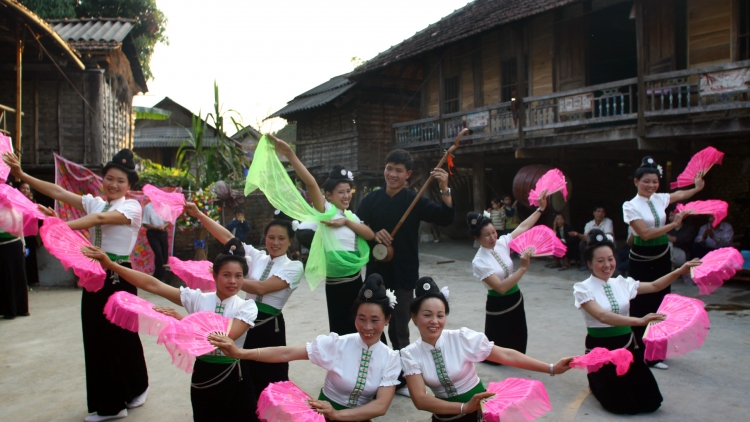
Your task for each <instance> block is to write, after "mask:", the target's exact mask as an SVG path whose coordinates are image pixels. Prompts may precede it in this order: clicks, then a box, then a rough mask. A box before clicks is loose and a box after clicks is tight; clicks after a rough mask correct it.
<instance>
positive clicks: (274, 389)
mask: <svg viewBox="0 0 750 422" xmlns="http://www.w3.org/2000/svg"><path fill="white" fill-rule="evenodd" d="M311 406H315V408H313V407H311ZM335 412H336V411H335V410H334V409H333V408H332V407H331V405H330V403H328V402H324V401H322V400H313V399H312V398H311V397H310V396H309V395H308V394H307V393H305V392H304V391H302V389H300V388H299V387H297V386H296V385H295V384H294V383H293V382H291V381H281V382H273V383H271V384H268V387H266V388H265V389H264V390H263V392H261V393H260V395H259V396H258V410H257V411H256V413H257V414H258V417H259V418H260V420H261V421H263V422H325V420H326V419H325V417H324V414H327V415H330V414H332V413H335Z"/></svg>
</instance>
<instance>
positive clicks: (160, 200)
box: [143, 185, 185, 224]
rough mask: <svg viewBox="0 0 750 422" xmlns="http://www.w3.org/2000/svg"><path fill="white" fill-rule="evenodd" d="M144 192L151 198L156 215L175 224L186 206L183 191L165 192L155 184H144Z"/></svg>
mask: <svg viewBox="0 0 750 422" xmlns="http://www.w3.org/2000/svg"><path fill="white" fill-rule="evenodd" d="M143 193H144V194H146V196H148V197H149V199H151V203H152V204H154V211H156V215H158V216H159V218H161V219H162V220H166V221H169V222H171V223H172V224H174V222H175V221H177V217H179V216H180V214H182V210H183V209H184V207H185V197H184V196H183V195H182V194H181V193H179V192H173V193H169V192H164V191H163V190H161V189H159V188H157V187H155V186H153V185H146V186H144V187H143Z"/></svg>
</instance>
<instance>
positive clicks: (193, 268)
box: [167, 256, 216, 292]
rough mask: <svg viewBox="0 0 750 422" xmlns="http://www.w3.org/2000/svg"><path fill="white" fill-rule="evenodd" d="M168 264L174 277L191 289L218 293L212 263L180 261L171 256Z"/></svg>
mask: <svg viewBox="0 0 750 422" xmlns="http://www.w3.org/2000/svg"><path fill="white" fill-rule="evenodd" d="M167 262H168V263H169V268H170V269H171V270H172V272H173V273H174V275H176V276H177V277H180V279H182V281H184V282H185V284H187V286H188V287H190V288H191V289H200V290H201V291H202V292H214V291H216V281H214V273H213V268H214V267H213V264H212V263H211V262H210V261H180V260H179V259H177V258H175V257H173V256H170V257H169V259H168V260H167Z"/></svg>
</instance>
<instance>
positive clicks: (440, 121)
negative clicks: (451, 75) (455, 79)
mask: <svg viewBox="0 0 750 422" xmlns="http://www.w3.org/2000/svg"><path fill="white" fill-rule="evenodd" d="M444 59H445V51H442V52H440V66H438V145H440V149H443V138H445V134H444V133H443V132H444V129H445V128H444V127H443V101H445V83H444V82H443V68H444V66H443V63H445V60H444Z"/></svg>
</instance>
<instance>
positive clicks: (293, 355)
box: [208, 333, 308, 363]
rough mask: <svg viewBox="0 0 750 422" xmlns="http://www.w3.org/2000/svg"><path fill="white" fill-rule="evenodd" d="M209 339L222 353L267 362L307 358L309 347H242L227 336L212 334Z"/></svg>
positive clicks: (232, 356) (234, 357) (231, 356)
mask: <svg viewBox="0 0 750 422" xmlns="http://www.w3.org/2000/svg"><path fill="white" fill-rule="evenodd" d="M250 334H252V333H250ZM208 340H209V341H210V342H211V344H213V345H214V346H216V347H218V348H219V349H221V351H222V353H224V354H225V355H227V356H228V357H230V358H233V359H244V360H254V361H256V362H266V363H284V362H291V361H293V360H307V359H308V357H307V347H305V346H280V347H264V348H262V349H240V348H238V347H237V345H235V344H234V341H232V340H231V339H230V338H228V337H227V336H221V335H216V334H212V335H211V336H209V337H208Z"/></svg>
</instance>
